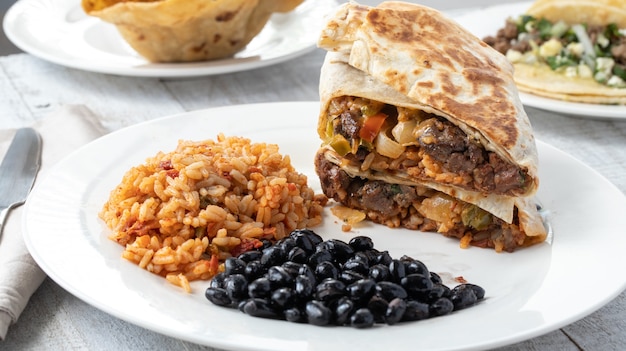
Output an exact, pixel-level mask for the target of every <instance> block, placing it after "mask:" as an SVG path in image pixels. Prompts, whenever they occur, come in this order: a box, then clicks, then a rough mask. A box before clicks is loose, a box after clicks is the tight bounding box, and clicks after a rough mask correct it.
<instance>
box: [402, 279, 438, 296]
mask: <svg viewBox="0 0 626 351" xmlns="http://www.w3.org/2000/svg"><path fill="white" fill-rule="evenodd" d="M400 285H402V287H403V288H404V289H405V290H406V291H407V293H408V294H409V296H411V297H413V298H416V299H420V300H424V301H426V300H428V293H429V291H430V290H431V289H432V287H433V282H432V281H431V280H430V276H426V275H423V274H420V273H413V274H408V275H407V276H405V277H404V278H402V280H400Z"/></svg>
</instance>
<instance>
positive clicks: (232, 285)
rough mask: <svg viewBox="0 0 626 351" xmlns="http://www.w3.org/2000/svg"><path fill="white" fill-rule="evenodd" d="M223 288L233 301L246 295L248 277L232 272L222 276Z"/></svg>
mask: <svg viewBox="0 0 626 351" xmlns="http://www.w3.org/2000/svg"><path fill="white" fill-rule="evenodd" d="M224 289H226V292H227V293H228V296H229V297H230V299H231V300H233V302H238V301H240V300H242V299H244V298H246V297H248V279H246V277H245V276H244V275H243V274H233V275H229V276H227V277H226V278H224Z"/></svg>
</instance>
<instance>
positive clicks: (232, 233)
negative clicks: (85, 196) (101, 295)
mask: <svg viewBox="0 0 626 351" xmlns="http://www.w3.org/2000/svg"><path fill="white" fill-rule="evenodd" d="M278 151H279V150H278V146H277V145H274V144H266V143H254V144H253V143H251V142H250V140H248V139H245V138H241V137H225V136H224V135H223V134H220V135H218V136H217V141H213V140H206V141H199V142H194V141H179V143H178V146H177V148H176V150H174V151H173V152H170V153H163V152H159V153H158V154H157V155H156V156H154V157H151V158H148V159H147V160H146V161H145V163H144V164H141V165H139V166H136V167H133V168H132V169H130V170H129V171H128V172H127V173H126V174H125V175H124V177H123V179H122V181H121V183H120V184H119V185H118V186H117V187H116V188H115V189H114V190H113V191H112V192H111V194H110V197H109V199H108V201H107V202H106V203H105V204H104V206H103V208H102V211H101V212H100V214H99V215H100V218H101V219H102V220H104V222H105V223H106V224H107V226H108V227H109V228H111V230H112V233H111V234H110V236H109V238H110V239H112V240H115V241H117V242H118V243H119V244H121V245H124V247H125V249H124V251H123V254H122V257H124V258H126V259H128V260H130V261H132V262H134V263H136V264H137V265H139V266H140V267H141V268H144V269H146V270H148V271H150V272H153V273H155V274H159V275H161V276H164V277H165V278H166V279H167V280H168V281H170V282H171V283H173V284H176V285H178V286H181V287H182V288H184V289H185V290H186V291H190V287H189V282H190V281H193V280H198V279H209V278H211V277H212V276H213V275H215V274H216V273H217V272H218V270H219V263H220V262H221V261H223V260H224V259H225V258H227V257H230V256H231V255H236V254H238V253H240V252H243V251H246V250H249V249H251V248H253V247H259V246H260V245H261V242H260V240H262V239H268V240H271V241H275V240H278V239H281V238H283V237H284V236H285V235H288V234H289V233H290V232H291V231H292V230H293V229H296V228H305V227H314V226H316V225H318V224H320V223H321V221H322V215H321V214H322V207H323V206H324V204H325V202H326V198H325V197H324V196H323V195H317V194H315V193H314V191H313V190H312V189H311V188H309V187H308V185H307V177H306V176H305V175H303V174H300V173H298V172H296V171H295V169H294V168H293V166H292V165H291V161H290V158H289V156H282V155H281V154H280V153H279V152H278Z"/></svg>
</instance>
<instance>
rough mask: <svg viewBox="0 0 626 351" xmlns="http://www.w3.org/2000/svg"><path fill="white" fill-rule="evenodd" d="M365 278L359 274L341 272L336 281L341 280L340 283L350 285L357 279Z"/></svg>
mask: <svg viewBox="0 0 626 351" xmlns="http://www.w3.org/2000/svg"><path fill="white" fill-rule="evenodd" d="M365 278H366V276H365V275H363V274H361V273H357V272H355V271H346V270H342V271H341V272H339V276H338V277H337V279H339V280H341V281H342V282H344V283H346V284H352V283H354V282H356V281H357V280H359V279H365Z"/></svg>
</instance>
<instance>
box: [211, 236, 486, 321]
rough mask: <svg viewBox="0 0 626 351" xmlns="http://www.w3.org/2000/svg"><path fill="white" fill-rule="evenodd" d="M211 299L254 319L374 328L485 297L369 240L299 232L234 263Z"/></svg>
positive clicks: (213, 288) (227, 263) (449, 309)
mask: <svg viewBox="0 0 626 351" xmlns="http://www.w3.org/2000/svg"><path fill="white" fill-rule="evenodd" d="M205 295H206V298H207V299H208V300H209V301H211V302H212V303H214V304H215V305H219V306H225V307H231V308H238V309H239V310H240V311H242V312H244V313H246V314H248V315H251V316H255V317H263V318H274V319H283V320H287V321H291V322H299V323H310V324H314V325H320V326H322V325H348V326H352V327H356V328H368V327H371V326H373V325H374V324H376V323H386V324H388V325H393V324H396V323H399V322H407V321H415V320H420V319H426V318H431V317H436V316H442V315H446V314H449V313H451V312H452V311H456V310H461V309H464V308H467V307H470V306H472V305H474V304H476V303H477V302H478V301H480V300H481V299H483V298H484V296H485V290H484V289H483V288H481V287H480V286H478V285H475V284H469V283H464V284H460V285H457V286H455V287H454V288H452V289H451V288H449V287H447V286H446V285H444V284H443V283H442V280H441V277H440V276H439V275H437V274H436V273H434V272H430V271H429V270H428V268H427V267H426V265H424V263H422V262H421V261H419V260H416V259H413V258H410V257H408V256H402V257H401V258H399V259H394V258H392V257H391V256H390V255H389V253H388V252H387V251H379V250H377V249H375V248H374V244H373V242H372V240H371V239H370V238H369V237H366V236H357V237H354V238H352V239H351V240H350V241H349V242H348V243H346V242H344V241H341V240H336V239H330V240H326V241H324V240H323V239H322V237H320V236H319V235H317V234H316V233H315V232H313V231H311V230H309V229H299V230H294V231H293V232H291V233H290V235H289V236H288V237H285V238H284V239H281V240H279V241H277V242H276V243H274V244H270V243H266V245H264V247H262V248H261V249H259V250H254V251H247V252H244V253H242V254H240V255H239V256H238V257H231V258H228V259H227V260H226V261H225V262H224V271H223V272H221V273H218V274H217V275H216V276H215V277H213V279H212V280H211V282H210V285H209V287H208V288H207V290H206V293H205Z"/></svg>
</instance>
